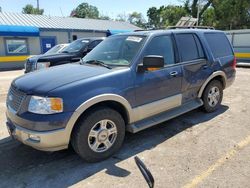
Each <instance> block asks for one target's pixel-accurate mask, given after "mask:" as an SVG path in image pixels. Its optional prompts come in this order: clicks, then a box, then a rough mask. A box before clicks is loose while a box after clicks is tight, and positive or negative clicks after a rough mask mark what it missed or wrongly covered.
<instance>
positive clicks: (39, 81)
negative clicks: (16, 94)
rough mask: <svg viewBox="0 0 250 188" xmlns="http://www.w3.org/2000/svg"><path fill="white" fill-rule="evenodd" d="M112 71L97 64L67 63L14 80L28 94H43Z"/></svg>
mask: <svg viewBox="0 0 250 188" xmlns="http://www.w3.org/2000/svg"><path fill="white" fill-rule="evenodd" d="M111 71H112V70H109V69H106V68H105V67H100V66H95V65H80V64H65V65H61V66H56V67H53V68H49V69H45V70H41V71H36V72H32V73H29V74H26V75H23V76H21V77H19V78H17V79H15V80H14V81H13V82H14V84H15V85H16V87H17V88H18V89H20V90H21V91H23V92H25V93H27V94H38V95H39V94H41V95H43V94H46V93H47V92H49V91H51V90H53V89H55V88H58V87H60V86H63V85H66V84H69V83H72V82H75V81H78V80H83V79H87V78H91V77H94V76H99V75H102V74H105V73H109V72H111Z"/></svg>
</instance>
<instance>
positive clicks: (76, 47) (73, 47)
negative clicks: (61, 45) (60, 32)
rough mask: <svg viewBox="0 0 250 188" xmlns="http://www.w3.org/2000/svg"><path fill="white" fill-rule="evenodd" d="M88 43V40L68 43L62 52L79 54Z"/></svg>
mask: <svg viewBox="0 0 250 188" xmlns="http://www.w3.org/2000/svg"><path fill="white" fill-rule="evenodd" d="M88 43H89V40H88V39H79V40H75V41H74V42H72V43H70V45H68V46H67V47H66V48H65V49H64V50H63V51H62V52H63V53H74V52H79V51H80V50H81V49H83V48H84V47H85V46H86V45H87V44H88Z"/></svg>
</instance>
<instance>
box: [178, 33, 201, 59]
mask: <svg viewBox="0 0 250 188" xmlns="http://www.w3.org/2000/svg"><path fill="white" fill-rule="evenodd" d="M176 40H177V46H178V49H179V52H180V55H181V59H182V61H192V60H195V59H200V58H201V57H200V53H201V55H202V53H203V52H202V51H201V52H199V50H198V48H199V47H200V49H201V50H202V48H201V44H199V43H197V44H196V40H195V38H194V35H193V34H189V33H188V34H177V35H176ZM198 40H199V39H198V38H197V41H198ZM203 57H204V53H203Z"/></svg>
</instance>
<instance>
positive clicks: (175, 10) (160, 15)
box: [147, 5, 188, 28]
mask: <svg viewBox="0 0 250 188" xmlns="http://www.w3.org/2000/svg"><path fill="white" fill-rule="evenodd" d="M187 15H188V14H187V12H186V10H185V8H184V7H182V6H173V5H168V6H161V7H160V8H159V9H157V8H156V7H152V8H149V9H148V11H147V16H148V20H149V25H150V26H151V27H152V28H165V27H167V26H173V25H176V23H177V22H178V21H179V20H180V19H181V17H183V16H187Z"/></svg>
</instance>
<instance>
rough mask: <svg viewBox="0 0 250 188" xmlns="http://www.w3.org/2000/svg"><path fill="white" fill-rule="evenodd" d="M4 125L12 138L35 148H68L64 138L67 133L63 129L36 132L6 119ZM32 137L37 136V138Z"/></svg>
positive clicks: (46, 149)
mask: <svg viewBox="0 0 250 188" xmlns="http://www.w3.org/2000/svg"><path fill="white" fill-rule="evenodd" d="M6 125H7V128H8V131H9V133H10V135H11V136H12V137H13V138H14V139H16V140H18V141H20V142H22V143H23V144H25V145H28V146H31V147H33V148H35V149H38V150H42V151H58V150H62V149H66V148H68V140H67V139H65V138H66V135H67V134H66V130H65V129H59V130H54V131H43V132H38V131H31V130H28V129H25V128H22V127H20V126H18V125H15V124H13V123H12V122H10V121H7V123H6ZM31 136H32V137H31ZM33 138H39V140H38V139H33Z"/></svg>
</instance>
